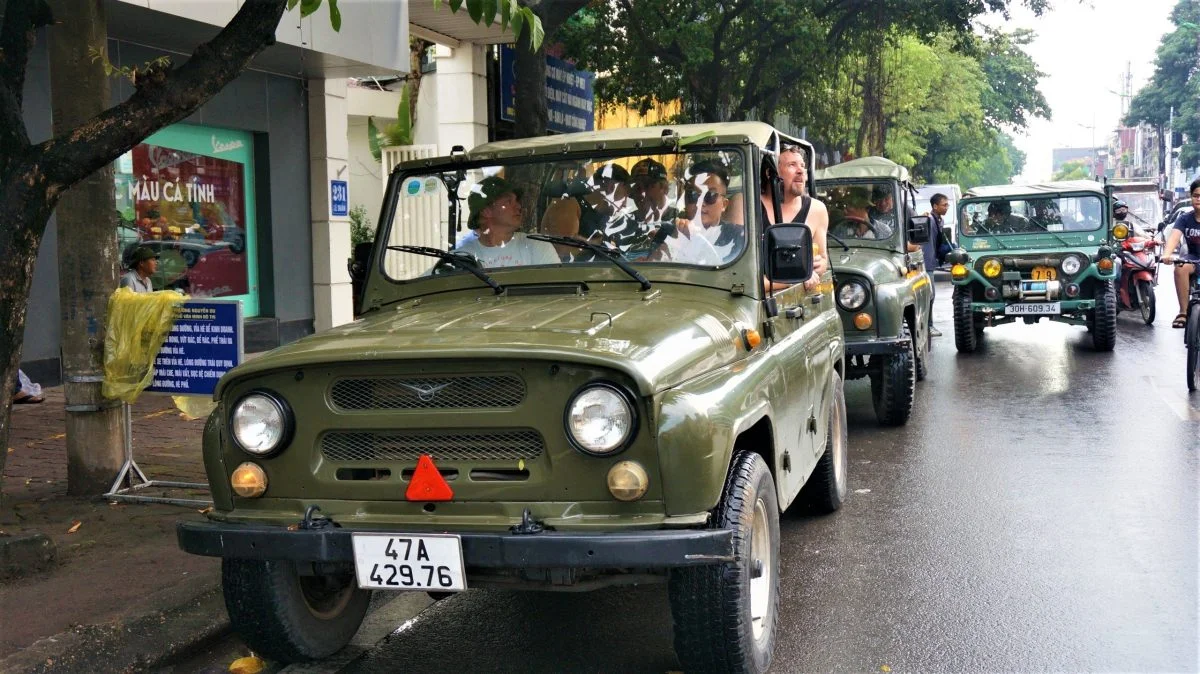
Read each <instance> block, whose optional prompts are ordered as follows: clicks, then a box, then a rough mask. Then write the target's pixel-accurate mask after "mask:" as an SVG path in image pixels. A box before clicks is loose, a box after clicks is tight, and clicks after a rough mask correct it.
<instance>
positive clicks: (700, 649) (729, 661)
mask: <svg viewBox="0 0 1200 674" xmlns="http://www.w3.org/2000/svg"><path fill="white" fill-rule="evenodd" d="M713 524H714V526H716V527H718V528H727V529H732V530H733V556H734V559H733V561H732V562H725V563H723V564H717V565H711V566H695V567H683V568H678V569H673V570H672V571H671V574H670V577H669V581H668V585H667V588H668V594H669V596H670V600H671V617H672V618H673V620H674V623H675V654H676V655H677V656H678V657H679V661H680V663H681V664H682V665H683V670H684V671H686V672H688V674H692V673H700V672H714V673H715V672H746V673H753V674H759V673H761V672H766V671H767V670H768V668H769V667H770V666H771V655H772V653H773V652H774V650H775V637H776V633H777V632H778V628H779V502H778V501H777V500H776V497H775V481H774V480H772V479H771V471H770V470H768V469H767V464H766V463H765V462H764V461H763V459H762V457H761V456H759V455H757V454H755V453H753V452H740V453H738V454H736V455H735V456H734V458H733V467H732V468H731V469H730V472H729V477H728V478H727V479H726V481H725V489H724V492H723V493H722V495H721V501H720V503H719V504H718V505H717V509H716V512H715V513H714V516H713Z"/></svg>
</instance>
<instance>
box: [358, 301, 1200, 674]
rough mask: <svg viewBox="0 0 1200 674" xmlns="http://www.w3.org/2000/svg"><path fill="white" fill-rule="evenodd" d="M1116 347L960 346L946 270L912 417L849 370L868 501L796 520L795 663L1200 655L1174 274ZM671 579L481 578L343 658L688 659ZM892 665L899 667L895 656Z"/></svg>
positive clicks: (870, 666)
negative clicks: (592, 585) (530, 587)
mask: <svg viewBox="0 0 1200 674" xmlns="http://www.w3.org/2000/svg"><path fill="white" fill-rule="evenodd" d="M1164 280H1165V284H1164V286H1163V287H1161V288H1160V292H1159V297H1160V306H1161V307H1164V308H1162V309H1160V312H1159V314H1160V316H1159V319H1158V322H1157V324H1156V325H1155V326H1153V327H1146V326H1144V325H1142V323H1141V320H1140V318H1139V317H1136V316H1133V315H1128V314H1122V315H1121V317H1120V318H1119V321H1118V322H1119V333H1120V334H1119V338H1118V344H1117V348H1116V351H1115V352H1114V353H1110V354H1099V353H1095V352H1093V351H1092V350H1091V340H1090V337H1089V336H1088V335H1087V333H1086V332H1085V331H1084V330H1083V329H1082V328H1074V327H1068V326H1062V325H1057V324H1047V323H1046V322H1044V321H1043V322H1042V323H1040V324H1038V325H1032V326H1029V325H1024V324H1017V325H1009V326H1004V327H1000V328H995V329H989V330H988V331H987V332H986V335H985V337H984V340H983V346H982V348H981V350H980V352H978V353H976V354H973V355H970V356H963V355H959V354H957V352H956V351H955V349H954V342H953V336H952V325H951V323H952V321H951V318H950V304H949V297H950V287H949V285H948V284H945V283H939V284H938V303H937V311H936V314H935V315H936V318H937V323H938V325H939V327H940V328H941V329H942V331H943V332H944V333H945V335H946V336H944V337H940V338H935V340H934V344H935V348H934V351H933V354H932V364H931V368H930V375H929V379H928V380H926V381H925V382H922V383H920V384H918V392H917V403H916V408H915V411H914V414H913V418H912V420H911V421H910V422H909V424H908V425H907V426H905V427H903V428H899V429H882V428H879V427H877V425H876V423H875V418H874V414H873V412H872V410H871V404H870V390H869V385H868V384H867V383H866V381H865V380H860V381H857V382H851V383H850V384H848V386H847V402H848V407H849V416H850V424H851V432H850V451H851V455H850V456H851V464H850V465H851V468H850V490H851V494H850V498H849V500H848V502H847V504H846V506H845V507H844V508H843V509H842V510H841V511H840V512H838V513H836V514H834V515H832V516H825V517H805V516H793V515H786V516H785V517H784V519H783V522H782V527H781V532H782V545H781V549H782V552H783V560H782V574H783V575H782V593H783V596H782V611H783V613H782V616H781V617H782V620H781V632H780V635H779V638H778V645H777V648H776V651H775V664H774V666H773V670H774V671H776V672H823V671H830V672H833V671H838V672H843V671H856V672H869V671H876V672H878V671H881V668H883V667H884V666H885V665H886V666H887V667H888V668H890V669H891V671H894V672H908V671H920V672H937V671H955V672H962V671H971V672H977V671H989V672H990V671H1026V672H1030V671H1143V672H1144V671H1195V670H1196V669H1197V667H1198V659H1197V640H1198V637H1197V633H1198V624H1197V603H1198V601H1197V599H1198V595H1197V575H1198V574H1197V557H1198V554H1197V553H1198V550H1197V536H1198V533H1197V532H1198V526H1197V475H1198V471H1197V453H1198V451H1200V394H1194V395H1193V396H1192V397H1191V398H1189V397H1188V394H1187V390H1186V387H1185V380H1184V374H1183V368H1184V349H1183V340H1182V336H1181V331H1179V330H1172V329H1171V328H1170V318H1171V316H1173V315H1174V313H1175V312H1174V310H1173V305H1174V302H1173V301H1171V298H1170V295H1169V293H1170V291H1171V289H1172V288H1171V286H1170V280H1169V279H1164ZM678 667H679V665H678V663H677V661H676V659H675V656H674V652H673V650H672V644H671V617H670V612H669V609H668V606H667V600H666V592H665V588H664V587H662V586H646V587H640V588H624V589H611V590H604V591H599V592H594V593H581V594H542V593H522V592H501V591H484V590H476V591H471V592H468V593H465V594H462V595H457V596H454V597H451V598H449V599H446V600H444V601H441V602H438V603H436V604H433V605H432V606H430V607H429V608H427V609H425V611H424V612H422V613H421V614H420V615H419V616H418V617H417V618H416V619H415V620H412V621H410V622H409V623H407V624H406V625H405V626H404V627H403V628H402V629H400V630H399V631H397V632H395V633H393V634H391V635H390V636H388V637H387V638H386V639H385V640H383V641H382V642H380V643H379V645H378V646H376V647H375V648H373V649H371V650H370V651H369V652H367V653H365V654H364V655H362V656H361V657H359V658H358V659H356V660H354V661H353V662H350V663H349V664H347V665H345V666H344V667H343V668H341V669H340V671H342V672H356V673H366V672H397V671H405V672H422V673H432V672H485V671H486V672H555V673H559V672H654V673H659V674H661V673H663V672H667V671H671V670H676V669H678ZM883 671H886V669H885V670H883Z"/></svg>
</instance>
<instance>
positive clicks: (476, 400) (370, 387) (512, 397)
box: [332, 375, 525, 410]
mask: <svg viewBox="0 0 1200 674" xmlns="http://www.w3.org/2000/svg"><path fill="white" fill-rule="evenodd" d="M332 398H333V404H334V405H335V406H336V407H337V408H339V409H343V410H417V409H485V408H492V409H494V408H505V407H516V406H517V405H519V404H521V401H522V400H524V399H525V382H524V381H522V380H521V378H520V377H516V376H514V375H483V376H473V375H468V376H461V377H456V376H442V377H438V376H434V377H411V376H409V377H354V378H345V379H338V380H337V381H335V382H334V383H333V390H332Z"/></svg>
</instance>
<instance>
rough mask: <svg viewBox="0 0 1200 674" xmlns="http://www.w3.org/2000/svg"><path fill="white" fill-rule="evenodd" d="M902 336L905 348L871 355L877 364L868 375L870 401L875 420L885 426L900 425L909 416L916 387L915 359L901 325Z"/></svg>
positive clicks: (905, 327) (906, 421) (911, 342)
mask: <svg viewBox="0 0 1200 674" xmlns="http://www.w3.org/2000/svg"><path fill="white" fill-rule="evenodd" d="M900 336H901V337H908V338H909V339H908V348H907V349H905V350H904V351H901V352H900V353H894V354H892V355H890V356H871V360H872V361H875V360H878V361H880V365H879V368H878V369H877V370H876V369H875V368H872V370H873V371H872V372H871V402H873V403H874V404H875V418H876V419H878V420H879V423H880V424H882V425H884V426H903V425H904V424H906V423H908V417H909V415H911V414H912V407H913V393H914V390H915V389H916V385H917V358H916V353H915V351H916V350H915V347H914V345H913V339H912V335H911V334H909V332H908V325H904V326H902V328H901V332H900Z"/></svg>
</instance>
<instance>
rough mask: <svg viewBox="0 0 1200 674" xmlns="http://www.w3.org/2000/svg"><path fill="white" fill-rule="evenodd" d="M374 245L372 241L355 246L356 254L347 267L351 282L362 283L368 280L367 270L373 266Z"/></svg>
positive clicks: (352, 256) (352, 255) (353, 254)
mask: <svg viewBox="0 0 1200 674" xmlns="http://www.w3.org/2000/svg"><path fill="white" fill-rule="evenodd" d="M373 245H374V244H372V243H371V242H370V241H367V242H365V243H359V244H355V246H354V252H353V253H352V254H351V257H350V260H349V264H348V265H347V270H348V271H349V272H350V280H351V281H359V282H361V281H363V280H365V279H366V278H367V268H368V267H369V266H370V265H371V246H373Z"/></svg>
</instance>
